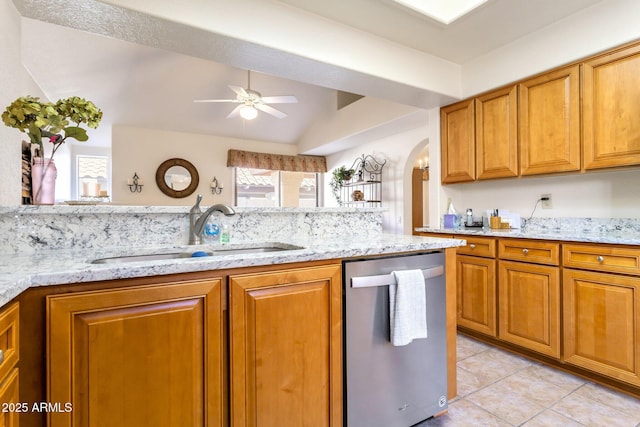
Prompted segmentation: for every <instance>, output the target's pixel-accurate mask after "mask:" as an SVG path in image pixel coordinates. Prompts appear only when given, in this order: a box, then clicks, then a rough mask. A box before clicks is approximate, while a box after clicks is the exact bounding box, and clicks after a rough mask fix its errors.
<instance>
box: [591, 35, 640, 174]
mask: <svg viewBox="0 0 640 427" xmlns="http://www.w3.org/2000/svg"><path fill="white" fill-rule="evenodd" d="M639 76H640V45H635V46H631V47H628V48H625V49H621V50H617V51H614V52H612V53H610V54H608V55H603V56H599V57H597V58H594V59H592V60H590V61H587V62H585V63H584V65H583V89H582V90H583V100H582V120H583V143H584V167H585V169H600V168H608V167H614V166H628V165H637V164H640V120H639V118H640V85H638V79H639Z"/></svg>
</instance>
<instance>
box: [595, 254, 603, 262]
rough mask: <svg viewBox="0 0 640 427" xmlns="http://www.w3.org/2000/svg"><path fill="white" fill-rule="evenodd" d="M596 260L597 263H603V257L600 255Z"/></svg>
mask: <svg viewBox="0 0 640 427" xmlns="http://www.w3.org/2000/svg"><path fill="white" fill-rule="evenodd" d="M596 259H597V260H598V262H603V261H604V257H603V256H602V255H598V258H596Z"/></svg>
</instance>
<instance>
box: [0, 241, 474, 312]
mask: <svg viewBox="0 0 640 427" xmlns="http://www.w3.org/2000/svg"><path fill="white" fill-rule="evenodd" d="M274 243H283V244H289V245H295V246H302V247H303V249H295V250H290V251H276V252H264V253H255V254H251V255H250V256H247V255H246V254H241V255H238V254H236V255H214V256H208V257H199V258H181V259H167V260H154V261H148V260H145V261H138V262H125V263H112V264H92V263H91V261H92V260H94V259H97V258H106V257H113V256H123V255H137V254H148V253H169V252H194V251H212V250H215V249H216V248H220V246H221V245H220V244H212V245H206V244H205V245H198V246H188V245H184V246H176V245H165V246H146V247H128V248H124V247H123V248H112V249H105V250H100V249H86V248H85V249H81V250H69V249H60V250H52V251H43V252H39V253H35V254H10V255H0V307H1V306H3V305H4V304H6V303H7V302H9V301H11V300H12V299H13V298H15V297H16V296H18V295H19V294H20V293H21V292H23V291H24V290H26V289H28V288H30V287H36V286H48V285H57V284H68V283H84V282H93V281H99V280H111V279H124V278H132V277H147V276H157V275H166V274H175V273H188V272H196V271H207V270H218V269H227V268H238V267H250V266H261V265H272V264H287V263H294V262H304V261H318V260H327V259H344V258H352V257H362V256H375V255H388V254H397V253H402V252H413V251H423V250H438V249H443V248H447V247H456V246H462V245H464V244H465V241H464V239H440V238H432V237H420V236H406V235H393V234H380V235H376V236H370V235H369V236H366V237H363V236H360V238H349V239H346V238H345V239H339V238H336V239H334V240H331V239H322V240H295V239H282V240H278V241H277V242H256V241H252V242H233V243H230V244H229V245H226V246H227V247H228V248H236V247H237V248H243V247H251V246H259V245H261V244H264V245H265V246H268V245H273V244H274Z"/></svg>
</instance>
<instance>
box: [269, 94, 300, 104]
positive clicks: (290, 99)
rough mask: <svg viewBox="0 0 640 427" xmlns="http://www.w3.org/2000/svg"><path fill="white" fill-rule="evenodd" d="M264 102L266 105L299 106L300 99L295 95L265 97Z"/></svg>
mask: <svg viewBox="0 0 640 427" xmlns="http://www.w3.org/2000/svg"><path fill="white" fill-rule="evenodd" d="M262 102H264V103H265V104H297V103H298V98H296V97H295V96H293V95H282V96H263V97H262Z"/></svg>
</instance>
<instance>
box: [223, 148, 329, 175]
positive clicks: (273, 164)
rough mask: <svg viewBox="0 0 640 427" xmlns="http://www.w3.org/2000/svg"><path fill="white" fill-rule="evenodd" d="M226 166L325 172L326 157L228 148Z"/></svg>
mask: <svg viewBox="0 0 640 427" xmlns="http://www.w3.org/2000/svg"><path fill="white" fill-rule="evenodd" d="M227 166H235V167H241V168H253V169H269V170H280V171H294V172H326V171H327V159H326V158H325V157H324V156H288V155H285V154H269V153H254V152H252V151H242V150H229V152H228V155H227Z"/></svg>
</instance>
